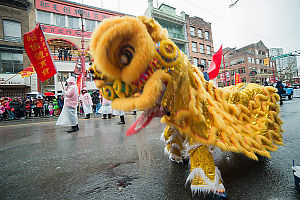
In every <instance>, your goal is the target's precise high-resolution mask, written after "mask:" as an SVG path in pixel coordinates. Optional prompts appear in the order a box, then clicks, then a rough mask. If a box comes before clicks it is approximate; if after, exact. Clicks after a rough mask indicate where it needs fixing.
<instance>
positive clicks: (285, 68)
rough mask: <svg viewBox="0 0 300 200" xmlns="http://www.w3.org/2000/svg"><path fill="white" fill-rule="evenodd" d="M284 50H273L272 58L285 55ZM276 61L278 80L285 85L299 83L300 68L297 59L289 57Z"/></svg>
mask: <svg viewBox="0 0 300 200" xmlns="http://www.w3.org/2000/svg"><path fill="white" fill-rule="evenodd" d="M283 54H284V53H283V48H271V49H270V56H271V57H277V56H281V55H283ZM274 61H275V64H276V68H277V74H276V76H277V79H278V80H281V81H283V82H285V83H289V84H292V83H294V82H298V80H297V79H298V75H299V73H298V68H297V58H296V57H295V56H289V57H284V58H278V59H276V60H274Z"/></svg>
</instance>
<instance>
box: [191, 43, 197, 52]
mask: <svg viewBox="0 0 300 200" xmlns="http://www.w3.org/2000/svg"><path fill="white" fill-rule="evenodd" d="M192 51H193V52H197V43H196V42H192Z"/></svg>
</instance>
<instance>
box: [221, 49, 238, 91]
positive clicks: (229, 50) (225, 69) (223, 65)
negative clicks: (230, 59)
mask: <svg viewBox="0 0 300 200" xmlns="http://www.w3.org/2000/svg"><path fill="white" fill-rule="evenodd" d="M235 49H236V47H234V48H231V49H228V50H227V51H226V52H225V53H224V54H223V68H224V86H227V85H226V69H225V55H226V54H227V53H228V52H230V51H233V50H235Z"/></svg>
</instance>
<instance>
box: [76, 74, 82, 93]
mask: <svg viewBox="0 0 300 200" xmlns="http://www.w3.org/2000/svg"><path fill="white" fill-rule="evenodd" d="M76 85H77V87H78V94H80V92H81V86H82V74H80V75H79V76H78V77H77V82H76Z"/></svg>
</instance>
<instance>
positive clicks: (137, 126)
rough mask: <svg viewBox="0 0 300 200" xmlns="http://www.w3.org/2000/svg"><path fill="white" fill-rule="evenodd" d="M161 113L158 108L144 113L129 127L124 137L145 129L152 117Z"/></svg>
mask: <svg viewBox="0 0 300 200" xmlns="http://www.w3.org/2000/svg"><path fill="white" fill-rule="evenodd" d="M160 113H161V111H160V108H159V107H154V108H153V109H150V110H147V111H144V112H143V113H142V114H141V116H140V117H139V118H138V119H137V120H136V122H134V124H132V125H131V127H130V128H129V129H128V130H127V132H126V135H127V136H130V135H134V134H136V133H137V132H139V131H140V130H141V129H143V128H145V127H146V126H147V125H148V124H149V123H150V122H151V120H152V119H153V117H157V116H159V115H160Z"/></svg>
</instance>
